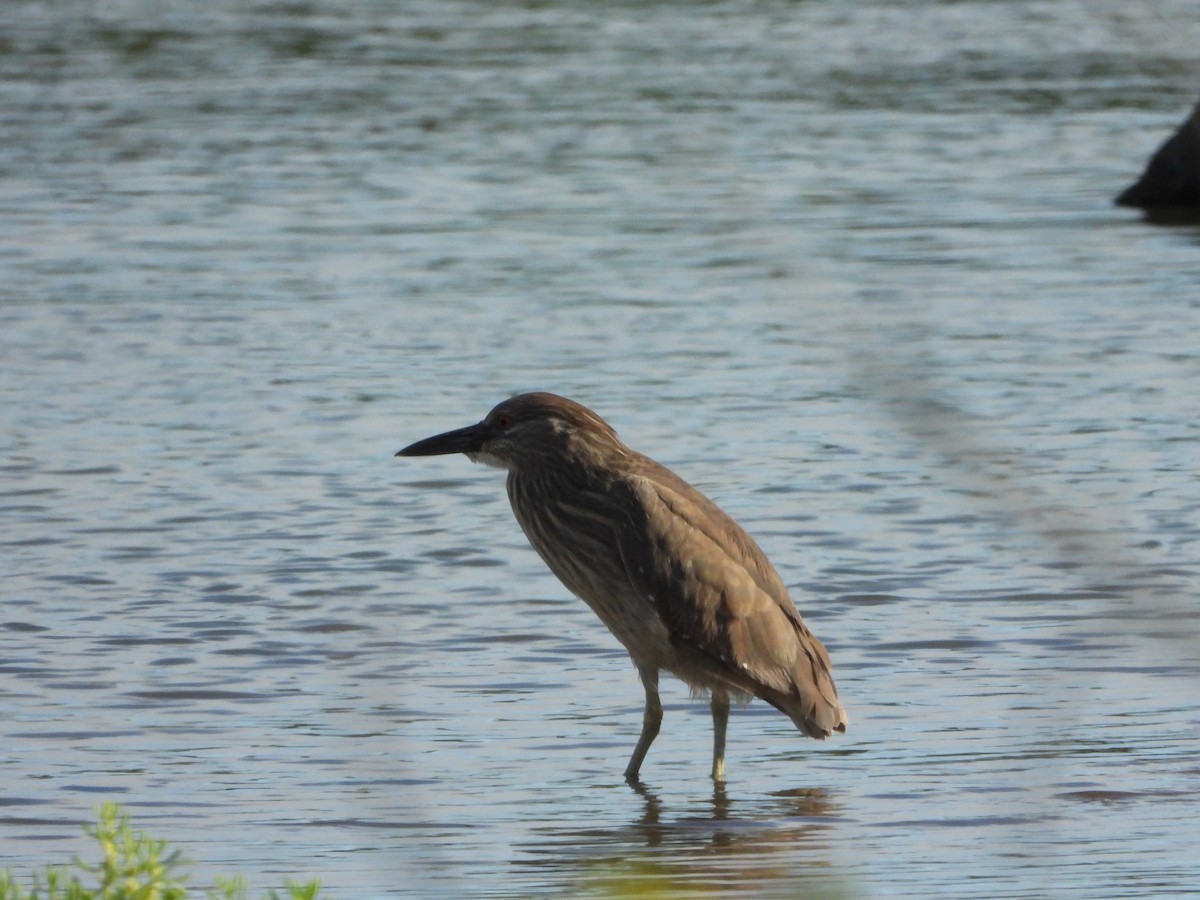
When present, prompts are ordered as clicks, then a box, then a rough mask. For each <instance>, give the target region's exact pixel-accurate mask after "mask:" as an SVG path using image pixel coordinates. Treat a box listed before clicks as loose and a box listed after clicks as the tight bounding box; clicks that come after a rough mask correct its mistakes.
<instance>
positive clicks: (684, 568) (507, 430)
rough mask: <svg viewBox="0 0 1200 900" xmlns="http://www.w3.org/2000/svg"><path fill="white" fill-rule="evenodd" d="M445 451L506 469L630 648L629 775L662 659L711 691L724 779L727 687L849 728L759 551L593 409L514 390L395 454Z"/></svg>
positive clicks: (647, 737)
mask: <svg viewBox="0 0 1200 900" xmlns="http://www.w3.org/2000/svg"><path fill="white" fill-rule="evenodd" d="M446 453H465V454H466V455H467V456H468V457H469V458H470V459H471V460H472V461H475V462H483V463H487V464H489V465H493V466H498V467H501V468H504V469H507V470H508V497H509V500H510V502H511V503H512V508H513V512H514V514H515V515H516V518H517V522H518V523H520V525H521V528H522V529H524V531H525V534H526V536H527V537H528V538H529V542H530V543H531V544H532V545H533V548H534V549H535V550H536V551H537V552H538V554H539V555H540V556H541V557H542V559H543V560H544V561H545V562H546V565H548V566H549V567H550V569H551V571H553V572H554V574H555V575H557V576H558V578H559V580H561V581H562V583H563V584H564V585H566V586H567V588H568V589H569V590H570V591H571V592H572V593H574V594H576V595H577V596H578V597H580V598H581V599H583V600H584V602H586V603H587V604H588V606H590V607H591V608H592V610H593V611H594V612H595V613H596V615H597V616H599V617H600V620H601V621H602V622H604V624H605V625H606V626H608V629H609V631H611V632H612V633H613V635H614V636H616V638H617V640H619V641H620V642H621V643H622V644H623V645H624V647H625V649H626V650H627V651H629V655H630V657H631V658H632V659H633V663H634V665H635V666H637V669H638V674H639V676H640V677H641V680H642V684H643V686H644V687H645V691H646V710H645V714H644V716H643V721H642V733H641V737H640V738H639V739H638V743H637V747H636V748H635V749H634V751H633V756H632V757H631V758H630V760H629V765H628V767H627V768H626V770H625V777H626V778H627V779H629V780H630V781H634V780H636V779H637V775H638V771H639V769H640V768H641V765H642V761H643V759H644V758H645V756H646V752H647V751H648V750H649V749H650V744H651V743H652V742H653V741H654V738H655V737H656V736H657V735H658V731H659V726H660V725H661V722H662V704H661V702H660V701H659V696H658V673H659V671H660V670H664V669H665V670H666V671H668V672H671V673H672V674H674V675H675V676H676V677H678V678H680V679H681V680H682V681H684V682H685V683H686V684H688V685H689V686H690V687H691V688H692V689H693V690H695V691H698V692H707V693H709V694H711V697H712V701H711V705H712V716H713V768H712V777H713V779H714V780H715V781H718V782H720V781H724V779H725V729H726V726H727V724H728V719H729V704H730V698H731V697H734V698H748V697H750V696H755V697H760V698H761V699H763V700H765V701H766V702H767V703H770V704H771V705H772V706H774V707H775V708H776V709H778V710H779V711H780V712H782V713H784V714H785V715H786V716H788V717H789V718H790V719H791V720H792V722H793V723H794V724H795V725H796V727H797V728H798V729H800V731H802V732H804V733H805V734H807V735H809V736H810V737H813V738H817V739H824V738H826V737H828V736H829V735H830V734H832V733H833V732H835V731H837V732H844V731H845V730H846V722H847V720H846V713H845V710H843V709H842V705H841V703H840V702H839V701H838V694H837V688H836V687H835V686H834V683H833V676H832V674H831V673H830V662H829V654H828V653H827V652H826V651H825V648H824V647H823V646H822V645H821V642H820V641H819V640H817V638H816V637H815V636H814V635H813V634H812V632H811V631H809V630H808V627H807V626H806V625H805V624H804V620H803V619H801V617H800V613H799V612H798V611H797V610H796V606H795V604H794V603H792V600H791V597H789V596H788V592H787V588H785V587H784V584H783V581H782V580H781V579H780V577H779V575H778V573H777V572H776V571H775V568H774V567H773V566H772V565H771V563H770V561H769V560H768V559H767V557H766V555H765V554H764V553H763V552H762V550H761V549H759V547H758V545H757V544H756V543H755V542H754V540H753V539H752V538H751V537H750V536H749V535H748V534H746V532H745V531H743V530H742V528H741V527H740V526H739V525H738V524H737V523H736V522H734V521H733V519H731V518H730V517H729V516H728V515H726V514H725V513H724V512H723V511H722V510H721V509H720V508H719V507H717V505H716V504H715V503H713V502H712V501H711V500H709V499H708V498H707V497H705V496H704V495H703V494H701V493H700V492H699V491H697V490H696V489H695V488H693V487H692V486H691V485H689V484H688V483H687V482H685V481H684V480H683V479H682V478H680V477H679V476H678V475H676V474H675V473H674V472H672V471H670V470H669V469H667V468H666V467H664V466H661V465H659V464H658V463H656V462H655V461H654V460H652V459H650V458H649V457H646V456H643V455H642V454H640V453H637V452H635V451H633V450H630V449H629V448H628V447H626V446H625V445H624V444H623V443H621V441H620V439H618V437H617V433H616V432H615V431H614V430H613V429H612V428H611V427H610V426H609V425H608V423H607V422H605V421H604V420H603V419H601V418H600V417H599V416H597V415H596V414H595V413H594V412H592V411H591V410H589V409H587V408H586V407H583V406H581V405H579V404H578V403H575V402H573V401H571V400H568V399H566V398H564V397H559V396H556V395H554V394H543V393H536V394H521V395H518V396H516V397H513V398H511V399H509V400H505V401H504V402H503V403H501V404H499V405H498V406H497V407H496V408H495V409H493V410H492V411H491V412H490V413H488V415H487V416H486V417H485V418H484V419H483V421H482V422H479V423H478V424H476V425H470V426H468V427H466V428H460V429H458V430H456V431H450V432H447V433H445V434H439V435H436V436H434V437H431V438H427V439H425V440H423V441H417V442H416V443H415V444H412V445H410V446H408V447H405V448H404V449H403V450H401V451H399V452H398V453H397V454H396V455H397V456H432V455H437V454H446Z"/></svg>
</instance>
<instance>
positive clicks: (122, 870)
mask: <svg viewBox="0 0 1200 900" xmlns="http://www.w3.org/2000/svg"><path fill="white" fill-rule="evenodd" d="M84 831H85V832H86V833H87V834H88V835H89V836H90V837H92V838H94V839H95V840H96V842H97V843H98V844H99V845H100V850H101V859H100V861H99V862H95V863H86V862H83V861H82V860H76V861H75V864H74V866H73V867H70V868H56V867H54V866H48V867H47V868H46V871H45V874H44V875H43V874H35V875H33V877H32V884H31V886H30V888H29V890H28V891H26V890H24V889H22V888H21V886H20V885H18V884H17V882H16V880H15V879H14V878H13V876H12V874H11V873H9V872H3V873H0V900H186V898H187V897H188V889H187V888H186V887H185V886H184V881H185V876H184V875H183V874H182V873H181V872H180V869H181V868H182V867H183V865H184V863H185V860H184V858H183V855H182V854H181V853H180V851H178V850H168V847H167V842H166V841H160V840H155V839H153V838H151V837H149V836H147V835H146V834H145V833H144V832H141V831H138V832H135V831H134V830H133V828H132V827H131V826H130V824H129V816H128V815H127V814H126V813H125V812H123V811H122V810H121V808H120V807H119V806H117V805H116V804H114V803H106V804H104V805H103V806H102V807H100V808H99V809H98V810H97V811H96V824H95V825H88V826H85V827H84ZM81 875H83V876H84V877H85V878H87V880H88V881H89V882H92V881H94V882H95V883H94V885H92V884H88V883H85V882H84V880H82V879H81V877H80V876H81ZM319 891H320V884H319V883H318V882H316V881H309V882H305V883H299V882H291V881H289V882H287V886H286V888H285V893H284V894H283V895H282V897H286V898H290V900H317V894H318V892H319ZM205 894H206V896H208V897H210V898H215V900H245V898H246V885H245V881H244V880H243V879H242V878H241V877H237V878H221V879H218V880H217V882H216V884H215V886H214V887H212V888H211V889H209V890H208V891H206V892H205ZM267 896H268V900H281V895H280V894H278V893H276V892H275V891H272V892H270V893H269V894H268V895H267Z"/></svg>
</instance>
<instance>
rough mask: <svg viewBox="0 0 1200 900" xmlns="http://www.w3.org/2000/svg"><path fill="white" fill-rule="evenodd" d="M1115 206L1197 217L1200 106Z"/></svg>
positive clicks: (1198, 207) (1199, 173)
mask: <svg viewBox="0 0 1200 900" xmlns="http://www.w3.org/2000/svg"><path fill="white" fill-rule="evenodd" d="M1116 203H1117V205H1119V206H1136V207H1140V208H1142V209H1145V210H1155V211H1162V212H1167V211H1171V210H1178V211H1191V212H1192V213H1193V214H1195V215H1198V216H1200V103H1198V104H1196V107H1195V109H1193V110H1192V113H1191V115H1190V116H1189V117H1188V119H1187V120H1186V121H1185V122H1184V123H1183V124H1182V125H1180V126H1179V129H1178V130H1177V131H1176V132H1175V134H1173V135H1172V136H1171V137H1170V138H1168V139H1167V141H1166V143H1164V144H1163V145H1162V146H1161V147H1159V148H1158V151H1157V152H1156V153H1155V154H1154V156H1152V157H1151V158H1150V162H1149V163H1148V164H1147V165H1146V171H1145V172H1143V173H1142V177H1141V178H1139V179H1138V180H1137V183H1136V184H1133V185H1131V186H1130V187H1128V188H1126V189H1125V190H1124V191H1122V192H1121V194H1120V195H1119V196H1118V197H1117V199H1116Z"/></svg>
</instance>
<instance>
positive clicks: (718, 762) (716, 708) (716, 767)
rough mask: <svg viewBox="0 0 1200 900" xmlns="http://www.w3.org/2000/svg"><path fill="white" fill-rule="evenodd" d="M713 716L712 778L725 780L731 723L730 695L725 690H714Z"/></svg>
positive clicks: (719, 780)
mask: <svg viewBox="0 0 1200 900" xmlns="http://www.w3.org/2000/svg"><path fill="white" fill-rule="evenodd" d="M712 716H713V767H712V779H713V781H715V782H717V783H722V782H724V781H725V728H726V726H727V725H728V724H729V695H728V694H727V693H725V692H724V691H717V690H714V691H713V692H712Z"/></svg>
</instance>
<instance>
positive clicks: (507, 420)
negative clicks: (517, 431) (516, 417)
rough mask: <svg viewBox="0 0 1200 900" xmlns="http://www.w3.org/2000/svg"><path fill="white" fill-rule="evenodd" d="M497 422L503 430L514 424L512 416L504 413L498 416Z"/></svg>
mask: <svg viewBox="0 0 1200 900" xmlns="http://www.w3.org/2000/svg"><path fill="white" fill-rule="evenodd" d="M496 424H497V425H499V426H500V430H501V431H508V428H509V426H510V425H512V417H511V416H506V415H503V414H501V415H499V416H496Z"/></svg>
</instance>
